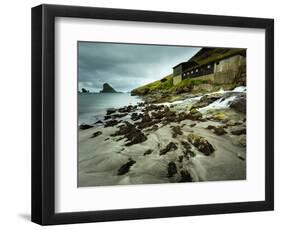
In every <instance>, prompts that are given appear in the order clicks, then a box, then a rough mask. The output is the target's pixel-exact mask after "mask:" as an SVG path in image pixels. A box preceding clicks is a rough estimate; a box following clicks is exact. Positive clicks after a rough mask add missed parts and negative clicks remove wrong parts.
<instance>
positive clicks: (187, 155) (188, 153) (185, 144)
mask: <svg viewBox="0 0 281 230" xmlns="http://www.w3.org/2000/svg"><path fill="white" fill-rule="evenodd" d="M181 145H182V146H183V148H184V150H183V155H184V157H185V158H186V159H187V160H189V158H190V157H195V153H194V152H193V151H192V150H191V145H190V144H189V143H188V142H187V141H182V142H181Z"/></svg>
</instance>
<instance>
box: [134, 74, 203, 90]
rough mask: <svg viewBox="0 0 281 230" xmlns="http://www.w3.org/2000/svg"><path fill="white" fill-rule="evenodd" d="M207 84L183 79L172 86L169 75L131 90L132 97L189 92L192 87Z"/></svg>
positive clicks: (197, 80)
mask: <svg viewBox="0 0 281 230" xmlns="http://www.w3.org/2000/svg"><path fill="white" fill-rule="evenodd" d="M205 83H208V81H207V80H201V79H184V80H183V81H181V82H180V83H179V84H177V85H173V75H172V74H170V75H168V76H166V77H164V78H162V79H161V80H158V81H155V82H152V83H149V84H147V85H144V86H141V87H139V88H136V89H134V90H132V92H131V93H132V95H146V94H151V93H157V92H170V93H174V92H177V91H179V90H184V91H189V90H191V89H192V88H193V87H194V86H196V85H200V84H205Z"/></svg>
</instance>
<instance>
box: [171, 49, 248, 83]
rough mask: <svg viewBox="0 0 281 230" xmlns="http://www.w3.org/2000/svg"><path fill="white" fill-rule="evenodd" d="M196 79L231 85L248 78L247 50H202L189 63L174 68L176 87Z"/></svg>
mask: <svg viewBox="0 0 281 230" xmlns="http://www.w3.org/2000/svg"><path fill="white" fill-rule="evenodd" d="M195 77H196V78H199V79H202V80H203V79H204V80H209V81H211V82H212V83H215V84H230V83H233V82H234V81H235V79H237V78H238V77H239V78H240V77H246V49H238V48H202V49H201V50H200V51H199V52H197V53H196V54H195V55H194V56H193V57H192V58H190V59H189V60H188V61H187V62H182V63H180V64H178V65H176V66H174V67H173V84H174V85H177V84H178V83H180V82H181V81H182V80H184V79H186V78H195Z"/></svg>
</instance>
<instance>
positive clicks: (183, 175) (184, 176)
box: [179, 170, 193, 182]
mask: <svg viewBox="0 0 281 230" xmlns="http://www.w3.org/2000/svg"><path fill="white" fill-rule="evenodd" d="M180 174H181V179H180V181H179V182H192V181H193V180H192V177H191V175H190V173H189V172H188V171H187V170H181V171H180Z"/></svg>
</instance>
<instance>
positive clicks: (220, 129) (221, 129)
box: [214, 126, 227, 136]
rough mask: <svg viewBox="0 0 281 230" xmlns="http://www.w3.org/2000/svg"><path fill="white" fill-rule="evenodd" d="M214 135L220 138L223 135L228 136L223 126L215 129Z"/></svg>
mask: <svg viewBox="0 0 281 230" xmlns="http://www.w3.org/2000/svg"><path fill="white" fill-rule="evenodd" d="M214 133H215V134H216V135H218V136H221V135H224V134H226V133H227V132H226V131H225V130H224V128H223V127H222V126H219V127H215V128H214Z"/></svg>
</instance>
